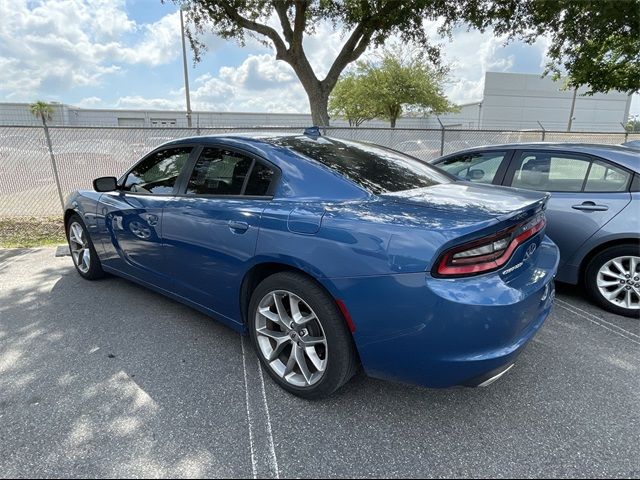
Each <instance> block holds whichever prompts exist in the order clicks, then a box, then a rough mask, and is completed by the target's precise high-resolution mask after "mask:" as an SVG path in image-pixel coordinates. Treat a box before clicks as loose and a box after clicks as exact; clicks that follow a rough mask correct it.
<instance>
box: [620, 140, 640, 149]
mask: <svg viewBox="0 0 640 480" xmlns="http://www.w3.org/2000/svg"><path fill="white" fill-rule="evenodd" d="M622 145H624V146H625V147H628V148H633V149H634V150H638V151H640V140H629V141H628V142H624V143H623V144H622Z"/></svg>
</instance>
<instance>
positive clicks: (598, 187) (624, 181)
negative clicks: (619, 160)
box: [584, 160, 631, 192]
mask: <svg viewBox="0 0 640 480" xmlns="http://www.w3.org/2000/svg"><path fill="white" fill-rule="evenodd" d="M630 177H631V174H630V173H629V172H626V171H625V170H622V169H621V168H618V167H614V166H613V165H609V164H608V163H605V162H601V161H599V160H594V161H593V163H592V164H591V170H589V177H588V178H587V184H586V185H585V187H584V190H585V192H622V191H625V190H626V189H627V185H628V184H629V179H630Z"/></svg>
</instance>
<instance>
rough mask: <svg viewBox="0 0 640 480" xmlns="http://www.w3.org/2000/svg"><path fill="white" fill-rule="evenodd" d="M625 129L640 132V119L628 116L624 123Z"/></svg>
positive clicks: (630, 131)
mask: <svg viewBox="0 0 640 480" xmlns="http://www.w3.org/2000/svg"><path fill="white" fill-rule="evenodd" d="M625 130H626V131H627V132H629V133H640V119H638V118H635V117H634V118H630V119H629V121H628V122H627V124H626V125H625Z"/></svg>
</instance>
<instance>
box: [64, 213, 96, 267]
mask: <svg viewBox="0 0 640 480" xmlns="http://www.w3.org/2000/svg"><path fill="white" fill-rule="evenodd" d="M69 249H70V250H71V257H72V258H73V262H74V263H75V264H76V267H78V270H80V271H81V272H82V273H88V272H89V268H90V267H91V249H90V248H89V240H88V239H87V235H85V233H84V229H83V228H82V225H80V224H79V223H78V222H72V223H71V224H70V225H69Z"/></svg>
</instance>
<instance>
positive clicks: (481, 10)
mask: <svg viewBox="0 0 640 480" xmlns="http://www.w3.org/2000/svg"><path fill="white" fill-rule="evenodd" d="M173 1H174V2H176V3H178V4H180V5H181V6H184V8H185V10H186V12H187V19H188V28H187V34H188V36H189V39H190V40H191V45H192V47H193V50H194V53H195V59H196V61H198V60H199V59H200V56H201V52H202V50H203V49H205V48H206V45H205V44H204V42H203V41H202V38H204V35H205V34H206V33H209V32H211V33H214V34H215V35H218V36H220V37H222V38H227V39H235V40H236V41H238V42H239V43H240V44H241V45H244V43H245V41H246V37H247V35H249V36H252V37H254V38H257V39H258V40H259V41H261V42H262V43H264V44H265V45H270V46H272V47H273V48H274V49H275V53H276V58H277V59H278V60H282V61H284V62H287V63H288V64H289V65H290V66H291V68H293V70H294V72H295V73H296V75H297V76H298V79H299V80H300V83H301V84H302V86H303V87H304V89H305V91H306V92H307V95H308V97H309V105H310V107H311V114H312V117H313V120H314V122H315V123H316V124H318V125H326V124H327V123H328V120H329V117H328V113H327V105H328V98H329V94H330V93H331V91H332V90H333V88H334V86H335V85H336V83H337V81H338V79H339V77H340V74H341V73H342V72H343V71H344V69H345V68H346V67H347V66H348V65H349V64H351V63H353V62H355V61H357V60H358V58H360V56H361V55H362V54H363V53H364V51H365V50H366V49H367V48H368V47H369V46H370V45H374V46H380V45H383V44H384V42H385V41H386V40H387V39H388V38H389V37H390V36H398V37H400V38H401V40H402V42H403V44H405V45H409V44H414V45H418V46H419V47H420V48H421V49H422V51H423V52H424V54H425V56H426V57H428V58H429V60H430V61H431V62H432V64H433V65H435V66H436V67H437V66H438V65H440V45H436V44H432V43H430V41H429V37H428V35H427V32H426V31H425V28H424V21H425V20H439V21H440V28H439V33H440V34H441V35H442V36H449V37H450V36H451V32H452V31H453V29H454V28H459V27H460V26H466V27H472V28H478V29H480V30H485V29H489V28H493V29H494V32H495V33H496V34H497V35H503V34H506V35H507V36H508V38H510V39H515V38H518V39H522V40H524V41H526V42H529V43H533V42H534V41H536V40H537V39H538V38H540V37H541V36H546V37H547V38H549V40H550V44H549V49H548V52H547V53H548V56H549V58H550V61H549V64H548V65H547V69H546V71H545V73H546V74H548V73H551V74H553V75H555V76H559V75H561V74H562V75H563V76H567V75H568V76H570V77H571V84H570V85H569V87H576V86H582V85H588V86H589V87H590V92H591V93H593V92H606V91H609V90H611V89H617V90H622V91H627V92H635V91H638V90H640V0H455V1H454V0H402V1H399V0H173ZM273 20H276V22H274V21H273ZM320 22H329V23H330V24H332V25H333V27H334V29H336V30H340V31H343V32H345V36H344V44H343V46H342V48H341V50H340V51H339V52H338V54H337V55H336V57H335V59H334V61H333V64H332V65H331V67H330V68H329V71H328V72H327V74H326V76H325V78H322V79H321V78H318V76H317V75H316V73H315V71H314V70H313V68H312V67H311V63H310V62H309V59H308V58H307V56H306V54H305V51H304V48H303V40H304V37H305V36H310V35H314V34H315V33H316V26H317V25H318V24H319V23H320Z"/></svg>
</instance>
